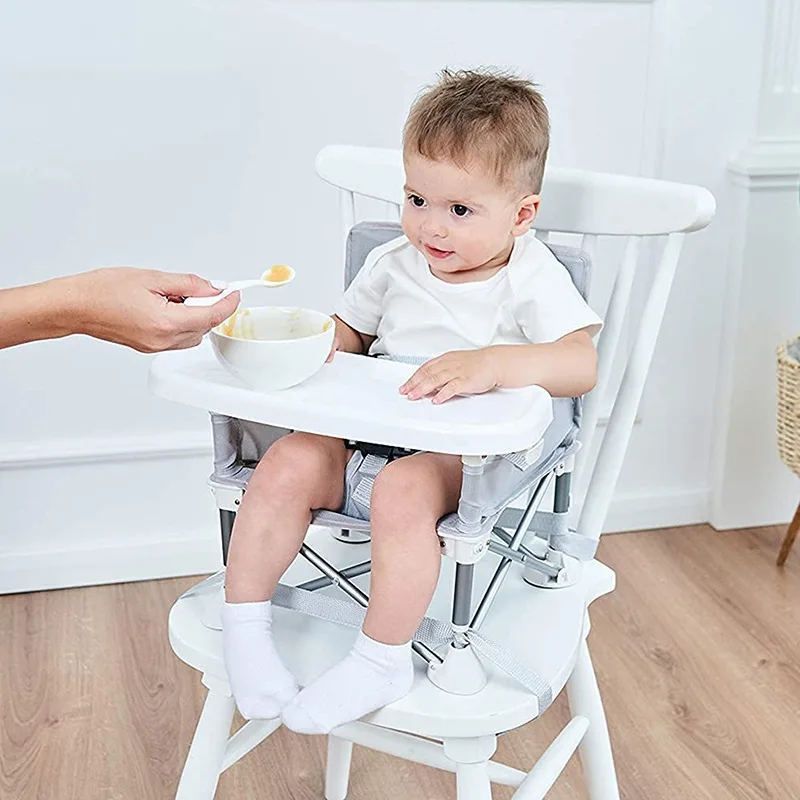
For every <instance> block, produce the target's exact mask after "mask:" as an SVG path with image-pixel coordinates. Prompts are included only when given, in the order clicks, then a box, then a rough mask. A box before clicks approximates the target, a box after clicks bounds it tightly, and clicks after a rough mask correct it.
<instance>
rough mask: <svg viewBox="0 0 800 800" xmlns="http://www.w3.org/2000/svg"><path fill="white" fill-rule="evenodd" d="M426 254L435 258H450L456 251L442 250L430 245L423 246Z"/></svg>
mask: <svg viewBox="0 0 800 800" xmlns="http://www.w3.org/2000/svg"><path fill="white" fill-rule="evenodd" d="M423 246H424V247H425V252H426V253H427V254H428V255H429V256H433V258H449V257H450V256H452V255H453V254H454V253H455V250H440V249H439V248H438V247H431V246H430V245H429V244H426V245H423Z"/></svg>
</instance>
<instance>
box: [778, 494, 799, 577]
mask: <svg viewBox="0 0 800 800" xmlns="http://www.w3.org/2000/svg"><path fill="white" fill-rule="evenodd" d="M798 532H800V504H798V506H797V511H795V512H794V518H793V519H792V521H791V522H790V523H789V527H788V528H787V530H786V536H784V538H783V544H782V545H781V552H780V553H779V554H778V566H779V567H782V566H783V565H784V564H785V563H786V559H787V558H788V557H789V551H790V550H791V549H792V545H793V544H794V540H795V539H796V538H797V534H798Z"/></svg>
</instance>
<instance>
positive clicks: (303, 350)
mask: <svg viewBox="0 0 800 800" xmlns="http://www.w3.org/2000/svg"><path fill="white" fill-rule="evenodd" d="M335 331H336V326H335V324H334V322H333V320H332V319H331V318H330V317H329V316H328V315H327V314H323V313H321V312H319V311H312V310H311V309H307V308H277V307H273V306H263V307H258V308H245V309H240V310H239V311H237V312H236V313H235V314H234V315H233V316H232V317H229V318H228V319H227V320H225V322H223V323H222V324H221V325H218V326H217V327H216V328H214V329H213V330H212V331H211V336H210V338H211V345H212V347H213V348H214V353H215V354H216V356H217V358H218V359H219V362H220V363H221V364H222V366H223V367H225V369H227V370H228V372H230V373H232V374H233V375H235V376H236V377H237V378H239V379H240V380H242V381H243V382H244V383H246V384H247V385H248V386H250V387H252V388H253V389H259V390H261V391H273V390H275V389H288V388H289V387H290V386H295V385H296V384H298V383H301V382H302V381H304V380H306V379H307V378H310V377H311V376H312V375H313V374H314V373H315V372H317V370H319V368H320V367H321V366H322V365H323V364H324V363H325V359H326V358H327V356H328V353H329V352H330V349H331V345H332V344H333V336H334V333H335Z"/></svg>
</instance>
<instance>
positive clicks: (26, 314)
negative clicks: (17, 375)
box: [0, 278, 80, 348]
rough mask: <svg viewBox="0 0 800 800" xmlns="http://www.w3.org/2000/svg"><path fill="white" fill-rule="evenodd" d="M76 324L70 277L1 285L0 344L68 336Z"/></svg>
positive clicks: (74, 290) (74, 329)
mask: <svg viewBox="0 0 800 800" xmlns="http://www.w3.org/2000/svg"><path fill="white" fill-rule="evenodd" d="M79 325H80V322H79V314H78V310H77V291H76V287H75V285H74V281H73V280H72V279H71V278H56V279H53V280H49V281H44V282H43V283H37V284H33V285H31V286H18V287H14V288H11V289H0V348H4V347H12V346H13V345H17V344H23V343H24V342H33V341H37V340H40V339H57V338H59V337H61V336H68V335H69V334H71V333H76V332H77V331H78V328H79Z"/></svg>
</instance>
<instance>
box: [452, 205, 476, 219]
mask: <svg viewBox="0 0 800 800" xmlns="http://www.w3.org/2000/svg"><path fill="white" fill-rule="evenodd" d="M450 210H451V211H452V212H453V213H454V214H455V215H456V216H457V217H468V216H469V215H470V214H471V213H472V212H471V211H470V210H469V209H468V208H467V207H466V206H462V205H461V204H460V203H456V204H455V205H454V206H450Z"/></svg>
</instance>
